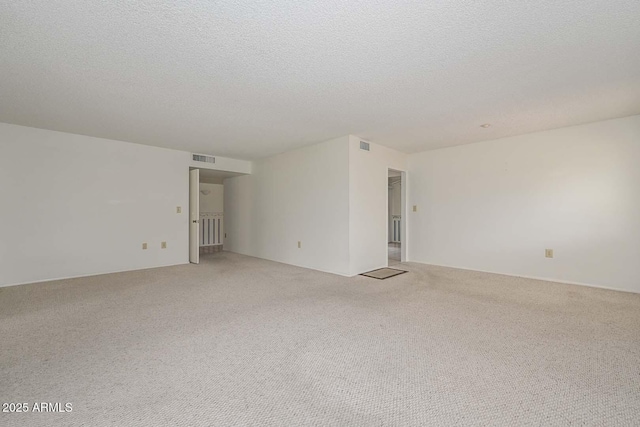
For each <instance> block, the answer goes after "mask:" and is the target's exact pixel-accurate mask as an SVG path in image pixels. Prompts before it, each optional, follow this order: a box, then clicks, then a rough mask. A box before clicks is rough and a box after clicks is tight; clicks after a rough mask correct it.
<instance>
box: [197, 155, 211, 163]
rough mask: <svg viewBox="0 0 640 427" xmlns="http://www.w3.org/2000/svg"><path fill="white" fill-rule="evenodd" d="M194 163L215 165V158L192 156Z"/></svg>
mask: <svg viewBox="0 0 640 427" xmlns="http://www.w3.org/2000/svg"><path fill="white" fill-rule="evenodd" d="M193 161H194V162H203V163H215V162H216V158H215V157H213V156H205V155H202V154H194V155H193Z"/></svg>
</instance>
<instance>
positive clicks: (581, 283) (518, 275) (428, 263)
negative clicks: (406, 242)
mask: <svg viewBox="0 0 640 427" xmlns="http://www.w3.org/2000/svg"><path fill="white" fill-rule="evenodd" d="M406 262H414V263H416V264H424V265H433V266H435V267H446V268H455V269H458V270H466V271H477V272H478V273H489V274H499V275H500V276H509V277H521V278H523V279H533V280H542V281H544V282H554V283H562V284H565V285H577V286H586V287H589V288H597V289H606V290H608V291H617V292H627V293H630V294H640V291H631V290H629V289H621V288H614V287H611V286H602V285H594V284H591V283H583V282H572V281H569V280H561V279H555V278H551V277H540V276H526V275H524V274H510V273H501V272H498V271H489V270H478V269H477V268H468V267H458V266H454V265H446V264H434V263H432V262H421V261H406Z"/></svg>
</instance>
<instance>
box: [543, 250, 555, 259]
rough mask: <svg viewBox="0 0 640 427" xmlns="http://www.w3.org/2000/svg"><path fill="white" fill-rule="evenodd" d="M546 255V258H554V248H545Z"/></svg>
mask: <svg viewBox="0 0 640 427" xmlns="http://www.w3.org/2000/svg"><path fill="white" fill-rule="evenodd" d="M544 256H545V257H546V258H553V249H545V250H544Z"/></svg>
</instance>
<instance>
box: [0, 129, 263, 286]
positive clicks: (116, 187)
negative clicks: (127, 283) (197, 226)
mask: <svg viewBox="0 0 640 427" xmlns="http://www.w3.org/2000/svg"><path fill="white" fill-rule="evenodd" d="M218 160H219V161H220V164H219V166H221V167H225V168H228V169H235V170H233V171H234V172H241V171H246V170H249V171H250V170H251V165H250V162H246V161H240V160H234V159H224V158H217V161H218ZM227 160H228V162H227ZM191 164H192V161H191V155H190V153H187V152H183V151H176V150H168V149H163V148H156V147H150V146H145V145H139V144H131V143H126V142H121V141H113V140H107V139H100V138H92V137H87V136H81V135H73V134H68V133H62V132H53V131H48V130H42V129H34V128H29V127H23V126H15V125H9V124H4V123H0V286H2V285H11V284H19V283H28V282H35V281H42V280H51V279H57V278H64V277H76V276H84V275H93V274H100V273H109V272H114V271H123V270H134V269H141V268H149V267H158V266H163V265H172V264H183V263H187V262H188V211H189V209H188V188H189V179H188V170H189V166H190V165H191ZM198 166H199V165H198ZM177 206H181V207H182V213H181V214H177V213H176V207H177ZM162 241H166V242H167V248H166V249H160V242H162ZM143 242H147V243H148V249H147V250H142V243H143Z"/></svg>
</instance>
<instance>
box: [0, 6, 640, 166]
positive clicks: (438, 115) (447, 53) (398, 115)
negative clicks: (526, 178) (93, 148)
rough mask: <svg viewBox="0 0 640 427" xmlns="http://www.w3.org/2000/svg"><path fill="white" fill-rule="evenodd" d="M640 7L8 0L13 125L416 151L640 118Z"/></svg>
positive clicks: (239, 143) (2, 103)
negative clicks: (355, 143) (366, 144)
mask: <svg viewBox="0 0 640 427" xmlns="http://www.w3.org/2000/svg"><path fill="white" fill-rule="evenodd" d="M639 17H640V1H638V0H624V1H622V0H564V1H557V0H540V1H529V2H524V1H511V2H510V1H504V0H500V1H497V0H488V1H487V0H485V1H453V2H452V1H428V2H426V1H390V0H366V1H357V0H342V1H338V0H327V1H303V0H291V1H289V0H280V1H268V0H265V1H260V2H240V1H237V0H230V1H210V0H200V1H194V0H192V1H179V2H175V1H161V0H147V1H130V0H111V1H102V0H85V1H68V0H63V1H59V0H46V1H39V0H34V1H24V0H18V1H15V0H11V1H10V0H0V121H3V122H8V123H15V124H21V125H26V126H33V127H40V128H46V129H53V130H59V131H65V132H72V133H79V134H86V135H92V136H99V137H105V138H112V139H118V140H124V141H130V142H137V143H142V144H150V145H158V146H164V147H171V148H178V149H184V150H189V151H194V152H198V153H210V154H215V155H220V156H228V157H236V158H244V159H254V158H259V157H264V156H267V155H271V154H275V153H278V152H282V151H286V150H289V149H292V148H295V147H299V146H303V145H307V144H311V143H314V142H319V141H323V140H327V139H329V138H333V137H337V136H341V135H345V134H355V135H358V136H360V137H362V138H366V139H369V140H371V141H374V142H377V143H380V144H383V145H387V146H389V147H394V148H396V149H399V150H402V151H405V152H417V151H423V150H427V149H431V148H437V147H444V146H450V145H458V144H465V143H470V142H475V141H480V140H485V139H493V138H497V137H503V136H510V135H514V134H521V133H527V132H532V131H537V130H543V129H550V128H556V127H561V126H567V125H571V124H579V123H586V122H590V121H596V120H602V119H608V118H614V117H622V116H628V115H632V114H639V113H640V21H639ZM486 122H488V123H491V124H492V126H491V127H490V128H488V129H483V128H480V127H479V125H480V124H482V123H486Z"/></svg>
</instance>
